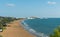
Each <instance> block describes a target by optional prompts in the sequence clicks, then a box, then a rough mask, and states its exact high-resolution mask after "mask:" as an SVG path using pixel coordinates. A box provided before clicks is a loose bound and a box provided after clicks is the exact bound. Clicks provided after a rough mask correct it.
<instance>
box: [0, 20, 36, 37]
mask: <svg viewBox="0 0 60 37" xmlns="http://www.w3.org/2000/svg"><path fill="white" fill-rule="evenodd" d="M21 21H22V20H18V21H14V22H12V23H11V24H8V25H10V27H6V28H7V29H5V30H4V31H3V32H0V35H2V36H3V37H36V36H34V35H32V34H30V33H29V32H28V31H26V30H25V29H24V28H23V27H22V26H21Z"/></svg>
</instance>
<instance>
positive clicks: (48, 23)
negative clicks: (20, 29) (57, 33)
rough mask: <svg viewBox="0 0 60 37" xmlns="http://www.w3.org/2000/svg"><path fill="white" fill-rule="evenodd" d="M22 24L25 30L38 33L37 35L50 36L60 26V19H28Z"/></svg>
mask: <svg viewBox="0 0 60 37" xmlns="http://www.w3.org/2000/svg"><path fill="white" fill-rule="evenodd" d="M22 24H23V25H24V26H25V29H27V30H28V31H32V33H34V32H36V33H37V34H38V33H44V34H46V35H49V34H51V33H53V31H54V29H55V28H56V27H58V26H59V25H60V18H47V19H45V18H43V19H40V18H36V19H26V20H24V21H23V22H22ZM29 29H30V30H29ZM33 31H34V32H33Z"/></svg>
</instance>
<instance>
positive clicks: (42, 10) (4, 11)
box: [0, 0, 60, 18]
mask: <svg viewBox="0 0 60 37" xmlns="http://www.w3.org/2000/svg"><path fill="white" fill-rule="evenodd" d="M0 16H11V17H30V16H38V17H47V18H49V17H60V0H0Z"/></svg>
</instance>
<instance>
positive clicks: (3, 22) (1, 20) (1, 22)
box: [0, 16, 18, 30]
mask: <svg viewBox="0 0 60 37" xmlns="http://www.w3.org/2000/svg"><path fill="white" fill-rule="evenodd" d="M14 20H18V19H17V18H14V17H1V16H0V29H2V30H4V29H6V26H7V23H10V22H12V21H14Z"/></svg>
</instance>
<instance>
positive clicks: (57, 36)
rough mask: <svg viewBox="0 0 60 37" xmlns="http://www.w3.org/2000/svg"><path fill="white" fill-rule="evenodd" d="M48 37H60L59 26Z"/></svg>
mask: <svg viewBox="0 0 60 37" xmlns="http://www.w3.org/2000/svg"><path fill="white" fill-rule="evenodd" d="M50 37H60V26H59V27H57V28H56V29H55V30H54V33H53V34H51V35H50Z"/></svg>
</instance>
